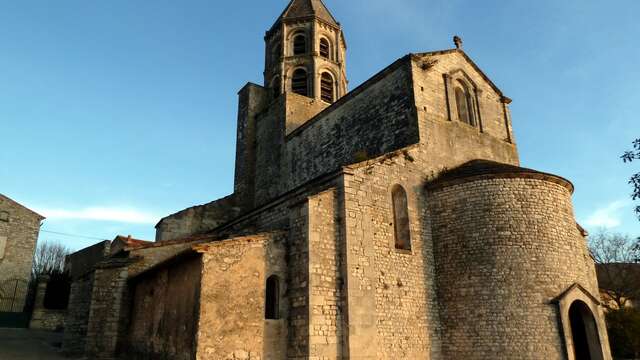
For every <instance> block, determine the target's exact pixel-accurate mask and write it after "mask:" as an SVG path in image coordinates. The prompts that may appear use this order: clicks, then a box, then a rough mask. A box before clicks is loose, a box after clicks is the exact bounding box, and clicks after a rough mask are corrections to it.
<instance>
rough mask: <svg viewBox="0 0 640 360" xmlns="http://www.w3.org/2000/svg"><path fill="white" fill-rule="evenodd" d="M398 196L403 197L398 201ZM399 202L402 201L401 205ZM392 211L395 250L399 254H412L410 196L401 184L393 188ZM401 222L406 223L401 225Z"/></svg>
mask: <svg viewBox="0 0 640 360" xmlns="http://www.w3.org/2000/svg"><path fill="white" fill-rule="evenodd" d="M397 196H401V198H400V199H398V198H397ZM397 200H400V203H401V204H399V203H398V201H397ZM400 206H402V207H400ZM391 211H392V212H393V248H394V250H395V251H396V252H399V253H405V254H412V253H413V241H412V236H411V214H410V211H409V196H408V194H407V191H406V189H405V188H404V187H403V186H402V185H400V184H395V185H393V186H392V187H391ZM401 222H403V223H404V222H406V223H404V224H401Z"/></svg>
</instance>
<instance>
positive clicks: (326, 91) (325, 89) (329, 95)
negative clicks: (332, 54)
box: [320, 72, 334, 103]
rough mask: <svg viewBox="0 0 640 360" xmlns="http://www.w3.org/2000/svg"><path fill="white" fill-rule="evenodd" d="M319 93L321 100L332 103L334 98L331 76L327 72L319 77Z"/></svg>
mask: <svg viewBox="0 0 640 360" xmlns="http://www.w3.org/2000/svg"><path fill="white" fill-rule="evenodd" d="M320 95H321V98H322V100H323V101H326V102H328V103H332V102H333V100H334V84H333V77H332V76H331V74H329V73H328V72H324V73H322V77H321V78H320Z"/></svg>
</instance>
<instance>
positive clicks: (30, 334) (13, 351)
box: [0, 328, 67, 360]
mask: <svg viewBox="0 0 640 360" xmlns="http://www.w3.org/2000/svg"><path fill="white" fill-rule="evenodd" d="M61 341H62V334H58V333H50V332H44V331H32V330H27V329H2V328H0V359H2V360H62V359H67V358H65V357H63V356H62V355H60V353H59V348H56V347H55V346H54V345H55V344H56V343H57V344H60V342H61Z"/></svg>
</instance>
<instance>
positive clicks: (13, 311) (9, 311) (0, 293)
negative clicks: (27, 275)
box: [0, 279, 30, 328]
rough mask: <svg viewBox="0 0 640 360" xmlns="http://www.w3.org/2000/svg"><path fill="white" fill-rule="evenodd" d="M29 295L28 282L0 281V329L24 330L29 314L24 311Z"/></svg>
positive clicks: (15, 280)
mask: <svg viewBox="0 0 640 360" xmlns="http://www.w3.org/2000/svg"><path fill="white" fill-rule="evenodd" d="M28 295H29V282H27V281H25V280H19V279H14V280H4V281H0V327H10V328H26V327H28V326H29V318H30V314H29V313H28V312H26V311H25V307H26V303H27V298H28Z"/></svg>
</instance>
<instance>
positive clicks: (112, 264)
mask: <svg viewBox="0 0 640 360" xmlns="http://www.w3.org/2000/svg"><path fill="white" fill-rule="evenodd" d="M140 260H142V257H141V256H132V257H126V258H109V259H106V260H104V261H102V262H100V263H98V264H96V266H95V269H113V268H119V267H125V266H128V265H130V264H133V263H136V262H138V261H140Z"/></svg>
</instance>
